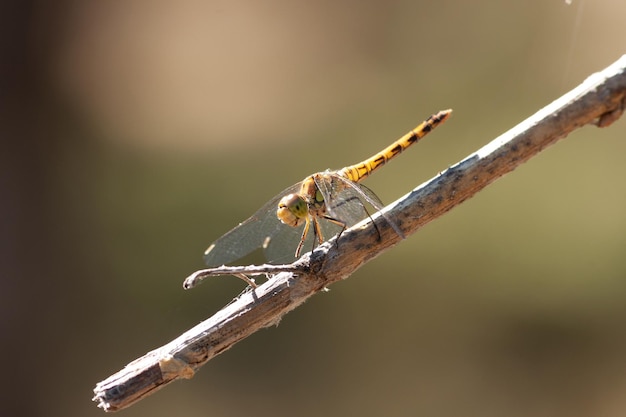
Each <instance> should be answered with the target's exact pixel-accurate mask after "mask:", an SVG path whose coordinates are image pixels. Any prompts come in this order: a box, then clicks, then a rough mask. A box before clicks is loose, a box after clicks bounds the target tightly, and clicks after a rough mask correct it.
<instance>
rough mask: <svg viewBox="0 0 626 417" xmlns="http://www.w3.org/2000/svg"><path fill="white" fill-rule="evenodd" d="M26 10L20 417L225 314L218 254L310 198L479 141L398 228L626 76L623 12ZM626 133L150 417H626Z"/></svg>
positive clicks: (12, 326)
mask: <svg viewBox="0 0 626 417" xmlns="http://www.w3.org/2000/svg"><path fill="white" fill-rule="evenodd" d="M14 3H15V4H12V5H9V4H4V5H3V6H2V12H0V16H1V17H0V20H1V23H2V24H1V25H0V28H1V29H0V30H1V31H2V36H1V39H2V40H1V41H0V42H1V45H2V50H1V51H0V53H1V54H2V55H1V57H0V59H1V62H2V69H1V71H2V74H1V77H0V83H1V85H2V87H1V91H2V92H1V96H2V131H3V133H2V151H1V152H0V169H1V172H2V175H1V178H0V184H1V189H0V192H1V199H2V203H1V204H0V218H1V227H2V230H1V232H0V236H1V242H2V247H1V251H0V259H1V262H0V267H1V271H0V274H1V285H2V290H1V294H0V306H1V321H0V323H1V325H2V328H1V331H2V344H1V346H2V347H1V349H2V357H3V369H4V371H3V378H2V389H1V390H0V392H1V394H0V395H1V396H2V409H3V411H2V414H3V415H7V416H65V417H70V416H82V417H84V416H102V415H103V414H104V413H103V412H102V411H101V410H100V409H98V408H96V405H95V403H92V402H91V397H92V389H93V387H94V386H95V384H96V383H97V382H98V381H100V380H103V379H105V378H106V377H108V376H109V375H110V374H112V373H114V372H116V371H118V370H119V369H121V368H122V367H123V366H124V365H126V364H127V363H128V362H130V361H131V360H133V359H135V358H137V357H139V356H141V355H143V354H144V353H146V352H147V351H149V350H152V349H154V348H156V347H158V346H161V345H162V344H164V343H166V342H168V341H170V340H171V339H173V338H174V337H176V336H178V335H179V334H180V333H182V332H183V331H184V330H187V329H188V328H190V327H191V326H193V325H195V324H196V323H198V322H199V321H201V320H204V319H205V318H207V317H209V316H211V315H212V314H213V313H214V312H216V311H217V310H218V309H219V308H221V307H222V306H223V305H225V304H226V303H228V302H229V301H230V300H231V299H232V298H233V297H234V296H236V295H237V294H238V292H239V291H241V290H242V289H243V285H242V283H241V282H240V281H239V280H237V279H235V278H231V277H225V278H220V279H216V280H214V281H211V282H209V283H205V284H203V285H202V286H200V287H198V288H197V289H194V290H193V291H183V289H182V285H181V284H182V280H183V278H184V277H185V276H187V275H188V274H189V273H190V272H192V271H194V270H195V269H199V268H201V267H202V252H203V250H204V249H205V248H206V247H207V245H208V244H210V243H211V242H212V241H213V240H214V239H216V238H217V237H219V236H220V235H221V234H222V233H223V232H225V231H227V230H228V229H230V228H231V227H233V226H235V225H236V224H237V223H238V222H239V221H241V220H243V219H245V218H246V217H247V216H248V215H250V214H251V213H252V212H253V211H254V210H256V209H257V208H258V207H260V206H261V205H262V204H263V203H264V202H265V201H266V200H268V199H269V198H270V197H272V196H273V195H274V194H276V193H277V192H279V191H280V190H282V189H283V188H284V187H286V186H288V185H290V184H292V183H295V182H296V181H299V180H301V179H302V178H303V177H304V176H306V175H307V174H310V173H312V172H315V171H319V170H323V169H326V168H340V167H342V166H344V165H347V164H351V163H354V162H357V161H359V160H360V159H362V158H364V157H366V156H369V155H370V154H372V153H373V152H375V151H378V150H379V149H381V148H382V147H383V146H386V145H387V144H388V143H390V142H391V141H392V140H395V139H396V138H397V137H399V136H400V135H401V134H403V133H405V132H406V131H407V130H408V129H410V128H412V127H413V126H415V125H416V124H417V123H418V122H420V121H421V120H422V119H424V118H425V117H426V116H428V115H430V114H431V113H433V112H435V111H437V110H440V109H444V108H449V107H450V108H453V109H454V115H453V117H452V119H450V120H449V121H448V122H447V123H446V124H445V125H443V126H441V127H440V128H439V129H437V130H436V131H435V132H434V133H433V134H432V136H430V137H428V138H427V140H425V141H424V142H423V143H421V144H419V145H418V146H417V147H416V148H413V149H411V150H410V151H409V152H408V153H407V154H406V155H404V156H402V157H401V158H399V159H398V160H396V161H394V162H393V163H392V164H390V165H388V166H387V167H385V169H384V170H382V171H381V172H380V173H377V174H376V175H374V176H373V177H372V178H371V179H368V180H367V183H366V184H367V185H368V186H369V187H370V188H372V189H373V190H375V191H376V192H377V193H378V194H379V196H380V197H381V198H382V199H383V201H385V202H391V201H393V200H395V199H396V198H398V197H400V196H401V195H403V194H405V193H406V192H408V191H409V190H411V189H412V188H414V187H415V186H417V185H418V184H420V183H421V182H423V181H424V180H426V179H428V178H430V177H432V176H434V175H436V173H437V172H439V171H441V170H443V169H445V168H446V167H447V166H449V165H451V164H454V163H455V162H457V161H459V160H460V159H462V158H463V157H465V156H466V155H467V154H469V153H470V152H473V151H474V150H476V149H477V148H479V147H481V146H483V145H484V144H486V143H487V142H489V141H490V140H491V139H493V138H494V137H496V136H497V135H499V134H501V133H502V132H504V131H505V130H507V129H509V128H511V127H512V126H514V125H515V124H517V123H518V122H520V121H522V120H523V119H525V118H526V117H528V116H529V115H531V114H532V113H534V112H535V111H537V110H538V109H540V108H541V107H543V106H544V105H546V104H548V103H549V102H551V101H552V100H554V99H556V98H557V97H559V96H560V95H562V94H563V93H565V92H566V91H568V90H569V89H571V88H573V87H574V86H576V85H577V84H579V83H580V82H582V81H583V80H584V79H585V78H586V77H587V76H588V75H590V74H591V73H593V72H595V71H598V70H601V69H603V68H604V67H606V66H608V65H609V64H611V63H612V62H614V61H615V60H616V59H618V58H619V57H620V56H621V55H622V54H624V53H625V52H626V48H625V45H626V25H624V19H625V18H626V3H625V2H624V1H622V0H595V1H580V0H572V1H571V4H568V2H566V1H564V0H552V1H546V0H531V1H516V2H513V1H508V2H503V1H488V0H482V1H473V2H466V1H461V0H447V1H438V2H427V1H369V2H362V1H344V2H334V1H326V2H299V1H296V2H293V1H284V0H275V1H263V2H259V1H253V0H248V1H239V2H228V1H211V2H199V1H192V0H185V1H179V2H165V1H158V2H153V1H141V0H131V1H108V2H71V1H57V2H39V1H23V2H14ZM625 136H626V124H625V121H624V120H619V121H618V122H617V123H616V124H614V125H613V126H611V127H610V128H607V129H597V128H594V127H592V126H588V127H585V128H583V129H581V130H579V131H577V132H575V133H574V134H572V135H571V136H570V137H568V138H567V139H565V140H563V141H561V142H559V143H558V144H557V145H555V146H554V147H552V148H550V149H548V150H547V151H545V152H543V153H542V154H541V155H539V156H538V157H537V158H535V159H533V160H531V161H530V162H528V163H527V164H525V165H524V166H523V167H521V168H519V169H518V170H516V171H515V172H513V173H512V174H510V175H508V176H506V177H505V178H503V179H500V180H499V181H497V182H496V183H495V184H493V185H492V186H490V187H489V188H488V189H486V190H484V191H483V192H481V193H480V194H479V195H477V196H476V197H474V198H473V199H472V200H470V201H468V202H466V203H465V204H463V205H462V206H460V207H458V208H456V209H455V210H453V211H452V212H450V213H449V214H448V215H446V216H444V217H443V218H441V219H439V220H437V221H436V222H434V223H431V224H429V225H428V226H427V227H425V228H424V229H422V230H421V231H420V233H418V234H416V235H414V236H412V237H410V238H409V239H407V240H406V241H404V242H403V243H402V244H401V245H399V246H398V247H396V248H394V250H392V251H389V252H387V253H385V254H384V255H383V256H381V257H379V258H377V259H376V260H374V261H372V262H370V263H369V264H367V265H366V266H365V267H364V268H362V269H361V270H359V271H357V273H355V274H354V275H353V276H352V277H351V278H350V279H348V280H346V281H344V282H341V283H338V284H336V285H334V286H332V287H331V291H330V292H329V293H326V294H323V295H318V296H315V297H314V298H312V299H311V300H309V301H308V302H307V303H306V304H305V305H303V306H302V307H300V308H298V309H297V310H295V311H294V312H292V313H290V314H289V315H287V316H286V317H285V318H284V319H283V320H282V322H281V323H280V325H279V326H278V327H276V328H270V329H266V330H263V331H260V332H258V333H256V334H254V335H253V336H252V337H250V338H248V339H246V340H245V341H243V342H241V343H239V344H238V345H236V346H235V347H234V348H233V349H231V350H229V351H228V352H226V353H224V354H223V355H220V356H219V357H217V358H215V359H214V360H212V361H211V362H209V363H208V364H207V365H206V366H205V367H204V368H202V370H201V371H200V372H199V373H197V374H196V376H195V377H194V378H193V379H192V380H189V381H183V382H176V383H174V384H172V385H170V386H168V387H167V388H165V389H163V390H161V391H160V392H158V393H156V394H155V395H153V396H151V397H149V398H147V399H145V400H143V401H141V402H140V403H138V404H136V405H134V406H133V407H131V408H130V409H127V410H125V411H122V412H121V413H120V415H125V416H129V417H130V416H172V415H185V416H187V417H194V416H209V415H211V416H249V415H255V416H276V415H279V416H281V415H284V416H290V415H298V416H320V415H326V416H344V415H360V416H381V415H386V416H410V415H411V416H412V415H425V416H458V415H464V416H503V415H506V416H568V417H572V416H599V415H602V416H623V415H626V396H625V395H624V393H625V392H626V334H625V331H626V254H625V248H626V187H625V186H624V178H625V177H626V165H625V164H624V161H623V155H624V154H625V152H626V142H625V140H624V139H625Z"/></svg>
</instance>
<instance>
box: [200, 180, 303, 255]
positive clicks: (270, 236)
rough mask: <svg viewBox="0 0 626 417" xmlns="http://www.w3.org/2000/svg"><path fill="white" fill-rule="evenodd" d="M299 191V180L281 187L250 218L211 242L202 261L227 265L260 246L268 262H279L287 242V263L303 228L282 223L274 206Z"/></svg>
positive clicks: (285, 249) (276, 206)
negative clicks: (280, 189) (279, 190)
mask: <svg viewBox="0 0 626 417" xmlns="http://www.w3.org/2000/svg"><path fill="white" fill-rule="evenodd" d="M299 190H300V183H298V184H294V185H292V186H291V187H289V188H287V189H285V190H283V191H282V192H281V193H280V194H278V195H276V196H275V197H274V198H272V199H271V200H270V201H268V202H267V203H266V204H265V205H264V206H263V207H261V208H260V209H259V210H257V212H256V213H254V214H253V215H252V216H251V217H250V218H248V219H247V220H245V221H244V222H243V223H239V225H238V226H237V227H235V228H234V229H232V230H230V231H229V232H228V233H226V234H225V235H223V236H222V237H220V238H219V239H217V240H216V241H215V242H213V244H212V245H211V246H209V248H208V249H207V250H206V252H205V253H204V262H205V263H206V264H207V265H208V266H209V267H214V266H220V265H226V264H229V263H231V262H233V261H236V260H238V259H240V258H243V257H244V256H246V255H248V254H250V253H252V252H253V251H254V250H255V249H258V248H261V247H263V248H264V251H265V255H266V257H267V259H268V261H270V262H275V261H282V260H284V259H285V258H286V255H287V254H286V253H285V251H287V248H288V246H289V245H290V244H291V245H292V246H291V248H290V249H289V252H291V259H290V260H288V262H292V261H293V260H294V252H295V249H296V246H297V245H298V242H299V241H300V235H301V233H302V228H301V227H297V228H294V227H289V226H287V225H285V224H282V223H281V222H280V220H279V219H278V217H276V209H277V208H278V202H279V201H280V199H281V198H283V197H284V196H285V195H287V194H291V193H295V192H298V191H299ZM292 242H295V243H292Z"/></svg>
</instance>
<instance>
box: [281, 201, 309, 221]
mask: <svg viewBox="0 0 626 417" xmlns="http://www.w3.org/2000/svg"><path fill="white" fill-rule="evenodd" d="M308 215H309V205H308V204H307V202H306V201H305V200H304V198H302V196H300V195H298V194H288V195H286V196H284V197H283V198H281V200H280V201H279V202H278V210H276V216H277V217H278V219H279V220H280V221H281V222H283V223H284V224H287V225H289V226H291V227H297V226H299V225H301V224H302V223H304V222H305V221H306V218H307V216H308Z"/></svg>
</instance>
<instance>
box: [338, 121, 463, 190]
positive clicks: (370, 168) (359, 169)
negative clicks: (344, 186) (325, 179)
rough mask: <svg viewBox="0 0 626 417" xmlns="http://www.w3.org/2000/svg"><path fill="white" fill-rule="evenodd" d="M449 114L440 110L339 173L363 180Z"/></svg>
mask: <svg viewBox="0 0 626 417" xmlns="http://www.w3.org/2000/svg"><path fill="white" fill-rule="evenodd" d="M451 113H452V110H442V111H440V112H439V113H436V114H433V115H432V116H430V117H429V118H428V119H426V120H425V121H423V122H422V123H421V124H420V125H419V126H417V127H416V128H415V129H413V130H411V131H410V132H409V133H407V134H406V135H404V136H402V137H401V138H400V139H398V140H397V141H395V142H394V143H392V144H391V145H389V146H388V147H386V148H385V149H383V150H382V151H380V152H379V153H377V154H376V155H374V156H372V157H371V158H368V159H366V160H365V161H363V162H360V163H358V164H355V165H350V166H347V167H345V168H342V169H341V170H340V171H339V173H340V174H341V175H343V176H344V177H346V178H348V179H350V180H351V181H354V182H359V181H361V180H363V179H364V178H365V177H367V176H368V175H370V174H371V173H372V172H374V171H376V170H377V169H378V168H380V167H381V166H383V165H385V164H386V163H387V161H389V160H390V159H393V158H395V157H396V156H398V155H399V154H400V153H402V151H403V150H405V149H406V148H408V147H409V146H411V145H413V144H414V143H417V142H418V141H419V140H420V139H421V138H423V137H424V136H426V135H427V134H428V133H429V132H430V131H431V130H433V129H434V128H436V127H437V126H438V125H440V124H441V123H443V122H445V121H446V119H448V117H450V114H451Z"/></svg>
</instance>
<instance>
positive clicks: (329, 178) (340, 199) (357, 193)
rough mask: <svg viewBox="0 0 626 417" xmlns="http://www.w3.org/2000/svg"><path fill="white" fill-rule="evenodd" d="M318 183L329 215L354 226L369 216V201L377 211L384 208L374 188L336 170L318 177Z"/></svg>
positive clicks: (348, 225) (349, 225)
mask: <svg viewBox="0 0 626 417" xmlns="http://www.w3.org/2000/svg"><path fill="white" fill-rule="evenodd" d="M316 184H317V187H318V188H319V190H320V191H321V192H322V196H323V197H324V201H325V202H326V211H327V213H328V215H329V216H330V217H332V218H334V219H336V220H339V221H342V222H344V223H346V226H347V227H351V226H354V225H355V224H357V223H358V222H360V221H361V220H363V219H364V218H366V217H367V216H368V214H369V213H368V211H367V209H366V207H365V205H364V202H367V203H368V204H369V205H371V206H372V207H373V208H374V210H375V211H379V210H381V209H382V208H383V203H382V201H380V199H379V198H378V196H377V195H376V194H374V192H373V191H372V190H370V189H369V188H367V187H366V186H364V185H362V184H358V183H355V182H353V181H350V180H349V179H347V178H345V177H343V176H341V175H338V174H336V173H334V172H325V173H323V174H322V175H320V176H319V177H317V179H316Z"/></svg>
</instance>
